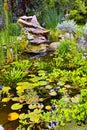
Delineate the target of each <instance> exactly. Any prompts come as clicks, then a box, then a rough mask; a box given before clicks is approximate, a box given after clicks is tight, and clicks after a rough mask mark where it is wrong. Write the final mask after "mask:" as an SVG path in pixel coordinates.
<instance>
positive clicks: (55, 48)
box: [49, 42, 60, 51]
mask: <svg viewBox="0 0 87 130" xmlns="http://www.w3.org/2000/svg"><path fill="white" fill-rule="evenodd" d="M59 45H60V42H52V43H50V44H49V49H50V51H56V50H57V48H58V46H59Z"/></svg>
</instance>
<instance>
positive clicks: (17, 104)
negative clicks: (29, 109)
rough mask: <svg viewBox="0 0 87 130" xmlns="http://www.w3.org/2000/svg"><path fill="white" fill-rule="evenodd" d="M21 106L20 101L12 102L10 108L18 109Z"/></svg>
mask: <svg viewBox="0 0 87 130" xmlns="http://www.w3.org/2000/svg"><path fill="white" fill-rule="evenodd" d="M22 107H23V105H22V104H20V103H14V104H13V105H12V106H11V109H12V110H19V109H21V108H22Z"/></svg>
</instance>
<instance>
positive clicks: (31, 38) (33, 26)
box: [18, 15, 49, 54]
mask: <svg viewBox="0 0 87 130" xmlns="http://www.w3.org/2000/svg"><path fill="white" fill-rule="evenodd" d="M18 23H20V24H21V25H22V28H23V33H24V34H23V35H24V36H25V38H24V39H26V40H28V43H27V44H25V45H26V46H24V40H22V41H23V42H20V44H21V43H22V44H23V45H21V46H22V48H23V47H25V48H23V49H24V52H27V53H35V54H37V53H42V52H46V51H47V46H48V45H47V44H48V43H49V39H48V34H49V30H46V29H45V28H43V27H41V26H40V24H39V22H38V21H37V18H36V16H35V15H34V16H29V17H27V16H22V17H20V18H19V20H18Z"/></svg>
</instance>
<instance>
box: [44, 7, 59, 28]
mask: <svg viewBox="0 0 87 130" xmlns="http://www.w3.org/2000/svg"><path fill="white" fill-rule="evenodd" d="M44 22H45V23H46V28H48V29H55V28H56V26H57V23H59V22H60V16H59V15H58V14H57V11H56V9H55V8H53V9H51V8H49V9H48V11H47V12H46V14H45V15H44Z"/></svg>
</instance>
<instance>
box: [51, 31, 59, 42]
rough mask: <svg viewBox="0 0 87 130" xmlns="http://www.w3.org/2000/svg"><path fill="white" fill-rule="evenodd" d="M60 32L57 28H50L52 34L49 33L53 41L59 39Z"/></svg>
mask: <svg viewBox="0 0 87 130" xmlns="http://www.w3.org/2000/svg"><path fill="white" fill-rule="evenodd" d="M60 34H61V31H60V30H57V29H55V30H53V29H51V30H50V34H49V37H50V40H51V42H56V41H59V35H60Z"/></svg>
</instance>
